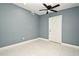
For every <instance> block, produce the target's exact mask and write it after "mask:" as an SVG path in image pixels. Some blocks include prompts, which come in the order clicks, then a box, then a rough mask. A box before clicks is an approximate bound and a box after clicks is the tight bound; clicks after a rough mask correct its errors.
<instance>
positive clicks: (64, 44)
mask: <svg viewBox="0 0 79 59" xmlns="http://www.w3.org/2000/svg"><path fill="white" fill-rule="evenodd" d="M38 39H41V40H45V41H49V39H45V38H38ZM60 44H61V45H63V46H68V47H72V48H76V49H79V46H76V45H71V44H67V43H60Z"/></svg>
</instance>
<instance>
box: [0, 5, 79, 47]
mask: <svg viewBox="0 0 79 59" xmlns="http://www.w3.org/2000/svg"><path fill="white" fill-rule="evenodd" d="M56 15H63V36H62V39H63V42H65V43H69V44H73V45H79V7H74V8H70V9H66V10H63V11H59V12H58V13H51V14H48V15H42V16H38V15H32V14H31V13H30V12H29V11H27V10H25V9H23V8H20V7H18V6H15V5H13V4H0V47H3V46H7V45H11V44H15V43H17V42H22V41H26V40H30V39H34V38H37V37H42V38H48V26H49V25H48V18H49V17H52V16H56ZM22 37H24V38H25V40H22Z"/></svg>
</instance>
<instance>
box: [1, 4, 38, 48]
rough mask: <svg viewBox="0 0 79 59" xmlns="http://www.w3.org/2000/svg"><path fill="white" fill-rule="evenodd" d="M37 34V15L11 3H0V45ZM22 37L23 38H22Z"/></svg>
mask: <svg viewBox="0 0 79 59" xmlns="http://www.w3.org/2000/svg"><path fill="white" fill-rule="evenodd" d="M38 36H39V16H38V15H32V14H31V13H30V12H29V11H27V10H24V9H22V8H20V7H17V6H15V5H13V4H0V47H3V46H7V45H11V44H15V43H17V42H22V41H26V40H30V39H34V38H37V37H38ZM22 37H24V38H25V40H22Z"/></svg>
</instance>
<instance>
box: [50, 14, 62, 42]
mask: <svg viewBox="0 0 79 59" xmlns="http://www.w3.org/2000/svg"><path fill="white" fill-rule="evenodd" d="M49 40H51V41H54V42H58V43H61V42H62V15H59V16H54V17H51V18H49Z"/></svg>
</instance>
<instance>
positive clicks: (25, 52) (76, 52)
mask: <svg viewBox="0 0 79 59" xmlns="http://www.w3.org/2000/svg"><path fill="white" fill-rule="evenodd" d="M0 56H79V49H75V48H71V47H67V46H63V45H61V44H58V43H54V42H50V41H45V40H41V39H38V40H34V41H31V42H30V43H25V44H22V45H18V46H14V47H10V48H7V49H3V50H0Z"/></svg>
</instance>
